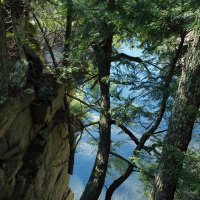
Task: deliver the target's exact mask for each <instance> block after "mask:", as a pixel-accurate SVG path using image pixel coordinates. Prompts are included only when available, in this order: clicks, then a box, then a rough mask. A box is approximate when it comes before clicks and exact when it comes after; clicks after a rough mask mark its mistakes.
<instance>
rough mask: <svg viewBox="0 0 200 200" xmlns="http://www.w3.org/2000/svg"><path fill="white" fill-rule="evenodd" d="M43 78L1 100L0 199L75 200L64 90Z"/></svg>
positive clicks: (47, 78)
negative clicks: (38, 83)
mask: <svg viewBox="0 0 200 200" xmlns="http://www.w3.org/2000/svg"><path fill="white" fill-rule="evenodd" d="M41 80H42V81H41V83H42V84H41V85H40V86H39V87H38V88H37V92H35V90H33V89H25V90H23V91H22V92H21V93H20V94H18V95H17V96H15V97H12V98H9V100H7V101H6V102H5V103H4V104H2V105H0V199H5V200H6V199H7V200H9V199H11V200H12V199H13V200H18V199H20V200H73V193H72V192H71V190H70V188H69V178H70V176H69V175H68V173H67V171H68V165H69V162H68V160H69V154H70V147H69V141H68V130H67V121H66V110H65V106H64V95H65V90H64V87H63V86H62V85H59V84H58V83H56V81H55V78H54V77H52V76H50V75H43V77H42V79H41Z"/></svg>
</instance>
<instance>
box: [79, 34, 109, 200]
mask: <svg viewBox="0 0 200 200" xmlns="http://www.w3.org/2000/svg"><path fill="white" fill-rule="evenodd" d="M95 53H96V59H97V63H98V72H99V75H98V76H99V77H98V79H99V85H100V90H101V114H100V124H99V134H100V136H99V144H98V151H97V156H96V160H95V164H94V167H93V170H92V173H91V176H90V179H89V181H88V183H87V185H86V188H85V190H84V192H83V194H82V196H81V200H88V199H92V200H97V199H98V197H99V195H100V194H101V191H102V188H103V185H104V181H105V177H106V171H107V167H108V159H109V154H110V141H111V117H110V113H109V111H110V93H109V88H110V65H111V64H110V57H111V53H112V36H109V37H108V38H107V39H105V41H104V45H101V46H100V47H97V48H96V49H95Z"/></svg>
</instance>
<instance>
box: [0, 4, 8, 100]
mask: <svg viewBox="0 0 200 200" xmlns="http://www.w3.org/2000/svg"><path fill="white" fill-rule="evenodd" d="M4 19H5V17H4V10H3V3H1V2H0V102H1V101H3V100H4V99H5V98H6V97H7V96H8V83H9V73H8V72H9V70H8V65H7V48H6V31H5V24H4Z"/></svg>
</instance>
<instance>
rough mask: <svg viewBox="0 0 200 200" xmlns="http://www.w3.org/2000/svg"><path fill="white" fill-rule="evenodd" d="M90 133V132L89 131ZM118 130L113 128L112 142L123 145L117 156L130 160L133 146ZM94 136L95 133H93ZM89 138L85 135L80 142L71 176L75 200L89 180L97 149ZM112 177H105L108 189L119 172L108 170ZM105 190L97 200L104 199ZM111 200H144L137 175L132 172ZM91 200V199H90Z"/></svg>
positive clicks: (119, 148)
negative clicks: (118, 142)
mask: <svg viewBox="0 0 200 200" xmlns="http://www.w3.org/2000/svg"><path fill="white" fill-rule="evenodd" d="M91 133H92V131H91ZM118 133H119V130H118V129H116V128H113V136H112V140H113V141H115V142H116V141H122V140H123V141H124V143H123V145H122V146H120V147H118V148H117V152H118V154H120V155H122V156H124V157H126V158H127V159H129V158H130V156H131V154H132V151H133V148H134V146H135V145H134V144H133V142H132V141H130V140H129V138H128V137H127V136H126V135H125V134H118ZM93 134H94V135H95V133H93ZM89 138H90V137H89V136H88V134H87V133H85V136H84V139H83V140H82V141H81V142H80V144H79V146H78V149H77V153H76V157H75V168H74V175H73V176H71V183H70V186H71V189H72V191H73V192H74V194H75V200H79V199H80V196H81V194H82V192H83V190H84V188H85V185H86V183H87V181H88V179H89V176H90V173H91V170H92V167H93V164H94V161H95V157H96V150H97V147H96V146H95V145H90V144H89V143H88V139H89ZM110 172H111V173H112V175H107V178H106V181H105V185H106V187H108V186H109V185H110V184H111V183H112V181H113V180H114V179H116V178H117V177H119V176H120V173H119V171H116V170H115V169H114V168H112V169H111V170H110ZM105 192H106V188H105V187H104V188H103V191H102V194H101V196H100V197H99V200H103V199H104V197H105ZM112 199H113V200H132V199H134V200H145V199H146V198H145V197H144V195H143V192H142V183H141V182H140V180H139V178H138V174H137V173H136V172H133V173H132V175H131V176H130V177H129V178H128V179H127V180H126V181H125V182H124V183H123V184H122V185H121V186H120V187H119V188H118V189H117V190H116V192H115V193H114V194H113V197H112ZM91 200H92V199H91Z"/></svg>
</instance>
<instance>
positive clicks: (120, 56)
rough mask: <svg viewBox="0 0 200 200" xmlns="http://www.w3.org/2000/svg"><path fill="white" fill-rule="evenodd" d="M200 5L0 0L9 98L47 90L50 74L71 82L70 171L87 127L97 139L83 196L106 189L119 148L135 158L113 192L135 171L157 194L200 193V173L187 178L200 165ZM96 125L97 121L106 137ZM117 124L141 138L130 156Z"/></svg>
mask: <svg viewBox="0 0 200 200" xmlns="http://www.w3.org/2000/svg"><path fill="white" fill-rule="evenodd" d="M199 7H200V3H199V2H198V1H195V0H190V1H186V0H176V1H171V0H165V1H164V0H154V1H148V0H127V1H122V0H41V1H39V0H13V1H11V0H4V1H1V3H0V30H1V31H0V93H1V97H0V100H1V102H5V101H7V100H8V99H9V98H10V97H15V96H17V95H19V94H20V93H21V91H23V90H24V89H26V88H30V87H32V88H34V90H35V92H36V93H38V91H39V88H40V87H41V85H42V84H43V81H44V80H43V79H42V73H51V74H53V75H54V76H55V77H56V78H57V81H58V82H59V83H61V84H62V85H63V86H64V87H65V90H66V91H65V98H64V103H65V110H66V119H67V121H68V127H67V128H68V131H69V141H70V151H71V154H70V163H69V170H68V173H70V174H72V173H73V165H74V153H75V152H76V147H77V145H78V143H79V141H80V140H81V139H82V137H83V135H84V134H87V133H88V134H91V137H92V139H93V141H95V143H97V146H98V151H97V155H96V160H95V164H94V166H93V169H92V172H91V175H90V178H89V180H88V183H87V185H86V187H85V190H84V192H83V194H82V196H81V200H89V199H92V200H97V199H98V198H99V196H100V194H101V191H102V188H103V186H104V183H105V177H106V173H107V171H108V166H109V164H110V160H109V158H110V157H111V156H113V157H115V158H117V159H118V162H119V163H120V164H119V165H123V164H124V163H126V165H125V169H124V172H122V174H121V176H120V177H119V178H117V179H116V180H114V182H113V183H112V184H111V185H110V186H107V192H106V195H105V199H106V200H109V199H111V198H112V195H113V193H114V192H115V190H117V188H118V187H119V186H120V185H121V184H123V182H124V181H125V180H126V179H127V178H128V177H129V176H130V175H131V174H132V173H134V171H139V172H140V173H141V177H142V178H141V179H142V180H143V181H144V192H146V194H147V196H148V197H149V198H150V199H154V200H171V199H189V198H193V199H195V198H196V199H197V198H199V194H200V188H199V184H200V183H199V177H196V179H195V181H194V182H193V181H192V180H191V179H190V177H189V178H188V176H191V177H192V176H195V174H197V172H198V171H199V166H200V164H199V159H198V158H199V153H198V150H199V149H198V148H197V145H195V146H192V147H190V146H189V145H190V142H191V139H192V133H193V130H194V125H195V124H197V125H196V126H197V127H198V119H199V106H200V87H199V86H200V26H199V20H200V12H199V11H200V10H199ZM40 92H41V91H40ZM94 116H98V120H97V121H95V120H94ZM74 121H76V124H78V125H76V128H74V127H73V122H74ZM89 126H93V127H94V129H95V127H97V126H98V133H99V137H98V138H95V137H94V136H92V133H90V132H88V129H87V128H88V127H89ZM115 126H117V127H118V128H120V129H121V131H122V132H123V134H126V135H128V137H129V138H130V140H131V141H132V143H133V149H134V150H133V153H132V155H130V158H124V157H122V156H121V155H120V154H119V152H118V144H117V143H115V142H114V141H111V135H112V134H115V133H114V131H113V130H114V127H115ZM136 127H139V133H136ZM198 134H199V133H197V134H196V135H198ZM196 142H198V141H196ZM149 157H150V160H148V159H149ZM151 160H153V162H152V161H151ZM188 161H189V162H190V163H191V166H194V169H191V166H189V165H188ZM75 164H78V163H75ZM188 170H190V173H185V171H188ZM186 174H188V176H187V175H186ZM183 188H185V189H184V192H183ZM181 192H182V193H184V196H181Z"/></svg>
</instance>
